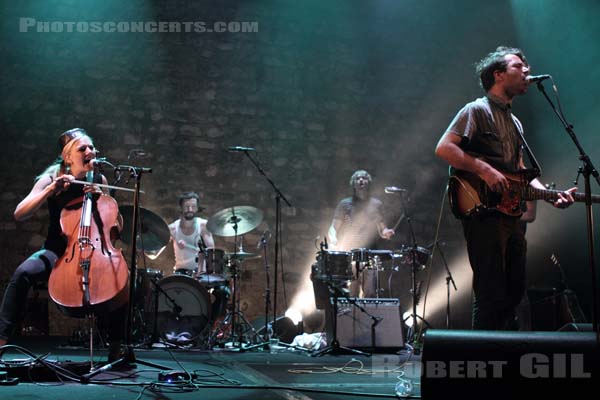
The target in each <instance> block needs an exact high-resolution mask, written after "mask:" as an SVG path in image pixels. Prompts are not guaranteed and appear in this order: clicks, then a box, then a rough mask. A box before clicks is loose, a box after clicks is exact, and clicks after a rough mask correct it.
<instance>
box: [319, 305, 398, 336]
mask: <svg viewBox="0 0 600 400" xmlns="http://www.w3.org/2000/svg"><path fill="white" fill-rule="evenodd" d="M351 300H354V301H356V303H357V304H358V305H359V306H361V307H362V308H363V309H364V310H365V311H366V312H363V311H362V310H361V309H360V308H359V307H357V306H356V305H354V304H352V303H351V302H349V301H348V300H347V299H344V298H342V299H338V304H337V319H336V320H337V339H338V342H339V344H340V345H341V346H345V347H358V348H401V347H403V346H404V336H403V334H402V316H401V311H400V301H399V300H398V299H394V298H389V299H377V298H365V299H360V298H351ZM331 303H333V299H332V301H331ZM373 317H374V318H373ZM374 319H376V320H377V321H378V322H377V324H376V325H375V329H374V330H373V329H372V327H373V322H374ZM326 330H327V340H328V341H329V342H331V341H332V340H333V304H331V305H330V309H329V310H328V312H327V326H326Z"/></svg>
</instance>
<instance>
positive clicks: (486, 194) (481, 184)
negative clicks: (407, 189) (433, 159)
mask: <svg viewBox="0 0 600 400" xmlns="http://www.w3.org/2000/svg"><path fill="white" fill-rule="evenodd" d="M536 175H537V174H536V172H535V171H533V170H523V171H521V172H519V173H514V174H509V173H506V174H504V176H505V177H506V178H507V179H508V182H509V189H508V190H506V191H504V192H494V191H492V190H491V189H490V188H489V187H488V186H487V184H486V183H485V181H483V180H482V179H481V178H479V177H478V176H477V175H475V174H473V173H470V172H466V171H460V170H451V172H450V178H449V181H448V199H449V200H450V208H451V210H452V213H453V214H454V216H455V217H457V218H460V219H463V218H469V217H472V216H475V215H480V214H483V213H486V212H490V211H499V212H501V213H503V214H506V215H510V216H514V217H518V216H520V215H521V214H522V213H523V211H522V210H521V202H522V201H523V200H526V199H524V197H523V192H524V191H525V189H526V188H527V186H528V185H529V182H531V180H533V179H534V178H535V177H536Z"/></svg>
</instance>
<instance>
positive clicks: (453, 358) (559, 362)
mask: <svg viewBox="0 0 600 400" xmlns="http://www.w3.org/2000/svg"><path fill="white" fill-rule="evenodd" d="M421 362H422V364H421V365H422V371H421V372H422V374H421V396H422V398H424V399H429V400H434V399H440V400H441V399H444V400H447V399H448V398H459V399H461V400H463V399H479V400H480V399H486V400H488V399H512V398H526V399H544V400H548V399H561V400H564V399H569V398H578V399H580V398H582V399H585V398H596V396H597V395H598V393H599V391H600V346H599V343H598V342H597V341H596V335H595V333H594V332H499V331H459V330H456V331H451V330H433V329H430V330H428V331H427V332H426V333H425V336H424V342H423V353H422V358H421ZM586 393H587V394H586Z"/></svg>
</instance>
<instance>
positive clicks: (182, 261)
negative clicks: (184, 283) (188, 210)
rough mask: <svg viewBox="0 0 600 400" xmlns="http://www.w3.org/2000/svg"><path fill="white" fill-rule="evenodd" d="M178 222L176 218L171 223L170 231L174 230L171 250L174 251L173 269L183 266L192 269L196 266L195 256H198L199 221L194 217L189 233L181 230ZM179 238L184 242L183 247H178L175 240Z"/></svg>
mask: <svg viewBox="0 0 600 400" xmlns="http://www.w3.org/2000/svg"><path fill="white" fill-rule="evenodd" d="M179 222H180V220H177V221H175V222H173V223H172V224H171V231H172V232H174V235H173V236H174V239H175V240H174V241H173V251H174V253H175V267H174V269H175V270H177V269H181V268H184V269H189V270H193V269H196V268H198V263H197V261H196V258H197V257H198V251H200V248H199V247H198V242H199V241H200V237H201V235H200V234H201V230H200V223H199V222H198V218H194V231H193V232H192V234H191V235H186V234H184V233H183V232H182V231H181V226H180V225H179ZM180 240H183V241H184V242H185V247H184V248H183V249H180V248H179V246H178V245H177V242H179V241H180ZM203 269H204V268H203Z"/></svg>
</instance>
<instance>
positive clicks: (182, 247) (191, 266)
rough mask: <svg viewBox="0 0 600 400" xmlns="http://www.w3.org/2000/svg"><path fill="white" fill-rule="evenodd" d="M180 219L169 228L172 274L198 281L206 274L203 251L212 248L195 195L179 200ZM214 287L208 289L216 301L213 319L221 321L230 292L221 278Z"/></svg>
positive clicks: (213, 305) (186, 195) (212, 244)
mask: <svg viewBox="0 0 600 400" xmlns="http://www.w3.org/2000/svg"><path fill="white" fill-rule="evenodd" d="M179 207H180V210H181V216H180V218H179V219H177V220H175V221H174V222H172V223H171V224H170V225H169V230H170V231H171V239H172V241H173V250H174V253H175V267H174V268H173V272H175V273H176V274H185V275H188V276H193V277H194V278H196V279H199V281H200V283H204V280H203V279H200V278H201V277H202V276H204V275H205V273H206V260H205V256H204V252H205V251H206V249H212V248H214V247H215V242H214V239H213V235H212V233H210V231H209V230H208V229H207V228H206V222H207V220H205V219H203V218H200V217H199V216H198V212H199V211H200V210H201V207H200V196H199V195H198V193H196V192H186V193H183V194H182V195H181V196H180V197H179ZM212 281H213V282H215V284H214V285H210V287H207V289H210V290H212V293H213V295H214V296H215V300H214V302H213V304H212V310H211V311H212V314H211V315H212V319H213V320H217V319H218V318H220V317H223V316H224V315H225V313H226V311H227V301H228V299H229V288H228V287H227V282H226V281H225V279H224V277H223V278H222V279H217V278H215V279H214V280H212Z"/></svg>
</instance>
